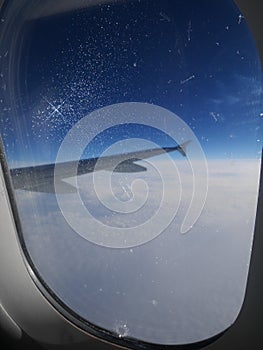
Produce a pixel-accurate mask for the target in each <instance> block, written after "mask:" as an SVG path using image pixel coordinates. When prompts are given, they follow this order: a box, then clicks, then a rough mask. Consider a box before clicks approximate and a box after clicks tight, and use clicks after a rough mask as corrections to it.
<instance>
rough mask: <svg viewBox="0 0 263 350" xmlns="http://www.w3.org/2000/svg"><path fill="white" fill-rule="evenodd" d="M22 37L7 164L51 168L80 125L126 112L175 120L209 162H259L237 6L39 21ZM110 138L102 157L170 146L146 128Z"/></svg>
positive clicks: (246, 45) (256, 71)
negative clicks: (139, 108) (142, 107)
mask: <svg viewBox="0 0 263 350" xmlns="http://www.w3.org/2000/svg"><path fill="white" fill-rule="evenodd" d="M26 33H27V36H26V37H25V38H24V39H26V40H24V43H25V44H24V46H23V48H22V55H21V57H22V58H21V60H20V62H16V64H18V65H19V66H20V67H21V69H20V74H19V76H18V81H16V86H17V89H16V93H17V94H18V95H19V97H18V98H17V97H16V98H14V100H16V101H20V102H19V103H18V104H17V106H16V108H17V110H16V113H13V114H12V113H10V115H9V119H10V118H11V120H12V118H16V122H15V123H12V124H13V125H15V127H16V128H17V129H19V132H17V130H12V129H13V128H9V132H6V130H5V143H6V144H8V156H9V158H10V159H14V160H21V161H37V162H47V161H53V160H54V159H55V156H56V152H57V150H58V147H59V145H60V143H61V141H62V140H63V138H64V137H65V135H66V133H67V132H68V131H69V130H70V128H71V127H72V126H73V125H74V124H75V123H76V122H77V121H78V120H79V119H80V118H82V117H84V116H86V115H87V114H88V113H89V112H91V111H93V110H95V109H98V108H101V107H104V106H107V105H111V104H114V103H120V102H147V103H153V104H156V105H159V106H162V107H165V108H167V109H169V110H171V111H172V112H174V113H176V114H177V115H178V116H179V117H181V118H182V119H183V120H184V121H185V122H186V123H188V125H189V126H190V127H191V128H192V130H193V131H194V132H195V133H196V136H197V137H198V139H199V141H200V143H201V144H202V146H203V148H204V151H205V153H206V155H207V156H208V157H209V158H225V157H233V158H236V157H237V158H247V157H249V158H255V157H260V154H259V152H260V150H261V148H262V117H260V114H261V113H262V112H263V109H261V108H262V105H260V104H261V102H260V94H262V91H261V90H262V81H261V69H260V63H259V59H258V56H257V52H256V48H255V45H254V42H253V40H252V37H251V35H250V33H249V31H248V28H247V25H246V22H245V20H244V18H243V17H242V16H241V14H240V12H239V11H238V10H237V9H236V7H235V6H234V5H233V3H232V1H229V0H224V1H217V2H215V1H210V0H199V1H196V0H176V1H170V0H164V1H158V0H146V1H131V2H130V1H127V2H126V3H121V4H114V5H113V4H112V5H107V4H106V5H103V6H98V7H93V8H90V9H86V10H81V11H78V12H74V13H70V14H68V13H67V14H63V15H59V16H54V17H50V18H44V19H40V20H35V21H33V22H30V23H27V31H26ZM142 124H143V118H142ZM16 135H19V137H18V138H17V137H16ZM107 135H110V137H109V138H107V137H105V140H106V139H107V141H105V145H104V146H105V147H107V146H108V145H109V144H110V143H111V142H113V141H117V140H118V139H121V138H122V137H142V136H143V135H144V136H145V137H146V138H148V139H151V140H152V141H156V140H157V142H159V143H161V145H163V146H169V145H171V143H170V144H168V145H167V142H169V140H168V139H167V137H165V136H164V137H163V139H162V137H161V136H160V134H158V135H157V134H155V133H153V132H152V130H150V129H149V128H148V129H145V130H142V128H141V127H138V128H137V129H136V128H134V127H133V128H130V130H129V127H125V130H124V131H123V129H118V128H115V129H114V130H112V132H108V133H107ZM107 135H106V136H107ZM11 138H13V140H14V138H17V139H16V141H15V142H11V141H10V140H11ZM100 141H101V139H100ZM10 145H12V146H10ZM96 148H97V150H98V153H99V152H100V151H101V150H102V149H103V143H101V142H97V144H96V142H94V143H93V146H92V152H94V150H96Z"/></svg>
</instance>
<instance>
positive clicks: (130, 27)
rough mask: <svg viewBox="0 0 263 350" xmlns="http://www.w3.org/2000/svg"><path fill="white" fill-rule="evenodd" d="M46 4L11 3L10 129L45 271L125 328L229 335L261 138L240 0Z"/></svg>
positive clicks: (240, 292)
mask: <svg viewBox="0 0 263 350" xmlns="http://www.w3.org/2000/svg"><path fill="white" fill-rule="evenodd" d="M45 3H46V4H36V3H34V6H33V5H32V1H24V0H23V1H21V2H19V4H18V3H17V2H16V1H7V4H6V6H5V8H4V10H2V13H1V15H0V18H1V22H0V26H1V30H0V32H1V38H0V40H1V41H0V42H1V48H0V50H1V51H0V88H1V95H0V106H1V108H0V109H1V124H0V132H1V137H2V139H3V143H4V147H5V151H6V157H7V162H8V166H9V169H10V175H11V179H12V184H13V189H14V193H15V199H16V202H17V207H18V213H19V217H20V221H21V229H22V235H21V239H23V241H24V243H25V249H26V250H27V253H28V255H29V257H30V260H31V264H32V266H33V270H34V271H35V272H36V273H37V275H38V276H40V278H41V280H43V281H44V282H45V285H46V286H47V288H48V290H51V291H52V293H53V294H55V295H56V297H57V299H58V300H60V302H61V303H62V304H63V305H66V306H67V308H68V309H69V310H72V311H73V312H74V314H77V315H78V316H79V318H80V319H82V320H85V321H86V323H87V322H88V323H90V324H93V325H95V326H96V327H98V328H101V329H104V330H107V331H110V332H111V333H112V335H113V336H114V337H115V339H116V341H117V340H118V339H120V338H121V339H126V338H127V339H129V338H136V339H138V340H140V341H144V342H149V343H155V344H164V345H167V344H170V345H172V344H185V343H194V342H198V341H202V340H204V339H207V338H210V337H213V336H215V335H217V334H218V333H220V332H222V331H224V330H225V329H227V328H228V327H229V326H230V325H232V324H233V322H234V321H235V319H236V318H237V315H238V313H239V311H240V309H241V306H242V303H243V300H244V294H245V288H246V281H247V274H248V267H249V261H250V254H251V247H252V241H253V231H254V224H255V214H256V205H257V194H258V182H259V170H260V158H261V150H262V117H263V108H262V100H261V97H262V75H261V74H262V73H261V68H260V62H259V58H258V55H257V51H256V48H255V45H254V42H253V39H252V36H251V34H250V32H249V30H248V27H247V24H246V21H245V18H244V17H243V15H242V14H241V13H240V11H239V10H238V9H237V8H236V7H235V6H234V4H233V2H232V1H229V0H223V1H217V2H214V1H213V2H212V1H206V0H198V1H196V0H184V1H182V0H174V1H170V0H163V1H159V0H141V1H139V0H137V1H136V0H135V1H125V2H124V1H106V0H104V1H93V2H92V1H91V2H88V1H87V2H85V1H84V2H81V4H79V3H80V2H78V1H72V4H71V5H70V2H67V5H65V6H64V5H62V3H63V2H55V3H56V4H54V3H53V2H52V4H51V3H50V6H47V2H45ZM63 6H64V7H63ZM83 327H84V326H83Z"/></svg>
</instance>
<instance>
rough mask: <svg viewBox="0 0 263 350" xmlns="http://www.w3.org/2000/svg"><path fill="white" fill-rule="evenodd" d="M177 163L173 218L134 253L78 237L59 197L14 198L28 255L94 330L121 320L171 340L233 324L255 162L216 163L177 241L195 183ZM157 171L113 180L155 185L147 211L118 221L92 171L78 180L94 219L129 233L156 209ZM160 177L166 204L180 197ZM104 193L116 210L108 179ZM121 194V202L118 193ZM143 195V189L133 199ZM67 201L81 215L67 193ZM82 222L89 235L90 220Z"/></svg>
mask: <svg viewBox="0 0 263 350" xmlns="http://www.w3.org/2000/svg"><path fill="white" fill-rule="evenodd" d="M159 161H160V160H159ZM177 164H178V168H179V173H180V177H181V181H182V190H183V191H182V198H181V202H180V207H179V210H178V212H177V214H176V216H175V219H174V221H173V222H172V223H171V225H170V226H169V227H168V228H167V229H166V230H165V232H163V233H162V234H161V235H160V236H159V237H157V238H156V239H154V240H153V241H151V242H149V243H147V244H145V245H142V246H140V247H136V248H133V249H132V250H129V249H126V250H116V249H113V250H112V249H107V248H102V247H99V246H96V245H93V244H91V243H89V242H88V241H86V240H84V239H83V238H81V237H79V236H78V235H77V234H76V233H74V232H73V231H71V230H70V228H69V227H68V225H67V223H66V221H65V220H64V218H63V217H62V215H61V214H60V212H59V209H58V207H57V205H56V199H55V196H54V195H50V194H38V193H29V192H23V191H18V192H17V199H18V204H19V207H20V215H21V218H22V223H23V228H24V236H25V240H26V242H27V245H28V247H29V249H30V253H31V256H32V258H33V261H34V262H35V264H36V266H37V267H38V268H39V269H40V273H41V274H42V276H43V277H44V278H45V280H46V282H47V283H48V284H49V285H50V286H51V287H52V288H53V290H54V291H55V293H57V294H58V295H59V296H60V297H61V298H64V301H65V302H66V303H67V304H68V305H69V306H70V307H72V308H73V309H74V310H75V311H76V312H79V313H80V314H81V315H82V316H84V317H87V318H88V319H89V320H90V321H91V322H93V323H95V324H98V325H100V326H102V327H104V328H109V329H113V330H114V327H115V326H114V325H116V324H117V323H118V321H120V320H122V321H123V322H124V321H125V324H126V325H127V327H128V329H129V335H130V336H132V337H138V338H140V339H144V340H146V341H147V340H148V341H149V340H151V341H153V342H160V343H167V344H168V343H174V342H175V343H185V342H195V341H200V340H202V339H204V338H207V337H210V336H213V335H215V334H217V333H219V332H221V331H223V330H225V329H226V328H227V327H228V326H230V324H232V323H233V322H234V320H235V318H236V316H237V314H238V312H239V309H240V307H241V305H242V302H243V297H244V292H245V285H246V278H247V271H248V262H249V258H250V250H251V245H252V239H253V229H254V221H255V213H256V201H257V194H258V181H259V170H260V164H259V160H236V161H235V160H231V161H230V160H229V161H227V160H224V161H223V160H221V161H219V160H210V161H209V162H208V166H209V192H208V197H207V201H206V204H205V207H204V210H203V212H202V214H201V216H200V218H199V219H198V221H197V222H196V224H195V225H194V227H193V228H192V230H191V231H190V232H189V233H187V234H186V235H181V234H180V232H179V228H180V225H181V222H182V220H183V217H184V215H185V213H186V211H187V208H188V206H189V202H190V199H191V196H192V190H193V187H192V174H191V173H190V172H189V168H188V166H187V165H186V162H184V161H181V162H180V161H178V162H177ZM164 165H165V164H164ZM162 169H166V167H164V168H162ZM157 175H158V174H156V173H154V172H153V171H151V170H149V171H147V172H145V173H140V174H139V175H138V174H128V175H125V174H114V177H115V180H116V183H118V181H119V183H122V186H124V185H125V181H126V180H129V181H128V184H127V183H126V185H128V186H130V183H131V181H132V179H134V177H135V176H139V177H140V178H142V179H144V180H145V181H147V182H148V185H149V198H148V201H146V203H145V206H143V207H142V208H141V209H142V210H141V211H140V210H138V211H136V212H134V213H131V214H129V215H127V216H126V215H125V214H118V213H115V214H114V215H112V214H110V213H109V211H107V210H106V209H105V208H104V207H103V206H102V205H101V204H100V203H99V202H98V200H97V199H96V198H95V192H94V191H92V190H91V189H92V185H91V178H92V174H89V175H85V176H82V177H81V178H79V185H80V186H81V187H82V189H83V190H84V193H83V198H84V200H85V204H86V205H87V206H88V207H89V208H90V210H92V212H93V213H94V215H95V216H96V218H97V219H101V220H103V221H104V223H106V224H110V225H113V226H114V225H118V226H119V227H123V226H124V227H126V225H135V224H138V223H140V222H143V220H145V218H147V219H149V218H150V217H151V215H153V214H154V213H155V212H156V208H157V207H158V203H157V202H158V200H160V198H161V196H160V191H161V188H162V186H160V182H159V178H158V176H157ZM162 175H163V177H164V178H165V179H166V181H169V184H170V192H169V196H168V198H167V204H168V205H169V201H173V199H174V198H178V191H179V181H178V179H176V180H174V179H173V176H172V174H170V173H167V174H165V173H163V174H162ZM85 189H86V190H89V191H87V192H85ZM101 190H102V191H101V192H102V194H103V193H104V194H105V198H104V199H105V200H107V203H108V204H110V203H111V202H110V199H111V193H110V192H109V190H106V188H105V183H103V180H102V182H101ZM117 192H118V195H119V196H120V197H121V198H122V199H124V197H122V196H124V195H125V193H124V192H123V191H122V188H121V187H120V188H119V189H117ZM126 195H127V194H126ZM144 195H145V192H144V191H143V189H142V188H140V187H139V188H138V192H136V193H135V196H138V197H137V198H139V199H141V197H143V196H144ZM112 200H115V199H114V198H112ZM65 201H68V204H70V205H71V206H72V210H73V211H74V215H76V216H77V215H78V212H77V211H76V210H75V203H74V202H72V197H71V195H65ZM124 205H125V202H124ZM106 214H108V217H105V215H106ZM78 220H79V222H80V223H82V224H83V225H85V227H86V229H87V230H89V231H92V230H93V226H92V225H93V224H92V220H90V219H88V220H87V218H85V217H81V216H79V217H78ZM125 220H127V221H128V222H125ZM160 220H161V218H160ZM84 284H85V285H86V286H88V287H87V288H85V289H84V287H83V286H84ZM99 290H103V292H100V293H98V291H99ZM152 300H155V301H156V303H155V305H153V303H152V302H151V301H152Z"/></svg>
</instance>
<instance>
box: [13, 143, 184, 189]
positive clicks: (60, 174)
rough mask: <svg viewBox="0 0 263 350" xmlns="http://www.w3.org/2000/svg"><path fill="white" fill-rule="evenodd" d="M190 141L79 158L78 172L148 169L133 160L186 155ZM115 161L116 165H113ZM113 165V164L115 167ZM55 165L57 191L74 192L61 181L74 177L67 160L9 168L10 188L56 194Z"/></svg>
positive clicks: (73, 167) (120, 171)
mask: <svg viewBox="0 0 263 350" xmlns="http://www.w3.org/2000/svg"><path fill="white" fill-rule="evenodd" d="M189 142H190V141H187V142H185V143H183V144H181V145H178V146H175V147H164V148H154V149H147V150H142V151H135V152H129V153H123V154H117V155H111V156H105V157H97V158H89V159H81V160H79V161H78V169H77V175H78V176H80V175H84V174H88V173H91V172H94V171H98V170H112V169H113V167H114V169H113V171H114V172H119V173H123V172H125V173H134V172H142V171H147V168H145V167H144V166H141V165H138V164H135V162H137V161H140V160H143V159H147V158H150V157H154V156H157V155H160V154H163V153H169V152H173V151H178V152H180V153H181V154H182V156H184V157H185V156H186V152H185V148H186V146H187V144H188V143H189ZM116 164H117V165H116ZM115 165H116V166H115ZM55 166H56V177H57V178H56V183H57V184H59V187H58V186H56V191H59V193H72V192H76V188H75V187H74V186H71V185H70V184H68V183H67V182H65V181H63V180H65V179H67V178H70V177H72V176H75V170H74V169H76V161H68V162H64V163H58V164H55V163H53V164H44V165H37V166H30V167H23V168H12V169H10V175H11V178H12V183H13V187H14V189H15V190H17V189H20V190H26V191H33V192H44V193H55V188H54V171H55Z"/></svg>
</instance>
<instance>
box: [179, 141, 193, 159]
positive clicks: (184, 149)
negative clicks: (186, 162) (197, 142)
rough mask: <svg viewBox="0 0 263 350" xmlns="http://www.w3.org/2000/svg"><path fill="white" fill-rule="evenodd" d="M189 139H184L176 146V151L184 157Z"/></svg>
mask: <svg viewBox="0 0 263 350" xmlns="http://www.w3.org/2000/svg"><path fill="white" fill-rule="evenodd" d="M190 142H191V141H190V140H189V141H186V142H184V143H182V144H181V145H179V146H178V148H177V151H178V152H180V153H181V155H182V156H184V157H186V146H187V145H188V144H189V143H190Z"/></svg>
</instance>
